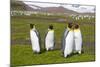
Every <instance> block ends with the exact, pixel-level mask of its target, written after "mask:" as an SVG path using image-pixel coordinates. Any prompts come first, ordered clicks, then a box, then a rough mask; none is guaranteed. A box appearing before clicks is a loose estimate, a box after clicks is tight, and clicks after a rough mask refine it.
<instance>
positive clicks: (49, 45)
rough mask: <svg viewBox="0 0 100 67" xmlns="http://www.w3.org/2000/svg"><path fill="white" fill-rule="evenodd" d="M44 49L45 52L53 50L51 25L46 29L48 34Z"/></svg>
mask: <svg viewBox="0 0 100 67" xmlns="http://www.w3.org/2000/svg"><path fill="white" fill-rule="evenodd" d="M45 48H46V50H47V51H48V50H53V49H54V29H53V25H50V26H49V28H48V32H47V34H46V37H45Z"/></svg>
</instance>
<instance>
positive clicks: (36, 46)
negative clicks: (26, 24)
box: [30, 24, 40, 53]
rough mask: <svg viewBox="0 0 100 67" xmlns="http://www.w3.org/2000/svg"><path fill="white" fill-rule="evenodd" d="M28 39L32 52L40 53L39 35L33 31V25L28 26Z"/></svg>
mask: <svg viewBox="0 0 100 67" xmlns="http://www.w3.org/2000/svg"><path fill="white" fill-rule="evenodd" d="M30 38H31V43H32V50H33V52H35V53H40V41H39V33H38V32H37V30H36V29H35V25H34V24H30Z"/></svg>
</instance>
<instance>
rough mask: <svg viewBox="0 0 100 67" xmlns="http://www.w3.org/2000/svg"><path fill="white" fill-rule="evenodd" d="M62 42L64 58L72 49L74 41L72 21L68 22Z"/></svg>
mask: <svg viewBox="0 0 100 67" xmlns="http://www.w3.org/2000/svg"><path fill="white" fill-rule="evenodd" d="M64 39H65V40H64V42H65V43H63V44H64V45H63V50H64V51H63V52H64V57H65V58H66V57H67V56H68V55H70V54H71V53H72V50H73V43H74V31H73V23H68V32H67V33H66V35H65V38H64Z"/></svg>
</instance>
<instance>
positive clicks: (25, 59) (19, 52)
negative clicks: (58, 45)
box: [11, 45, 95, 66]
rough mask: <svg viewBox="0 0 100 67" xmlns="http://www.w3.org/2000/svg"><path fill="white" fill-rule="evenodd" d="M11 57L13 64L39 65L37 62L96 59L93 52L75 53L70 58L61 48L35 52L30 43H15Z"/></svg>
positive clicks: (53, 62)
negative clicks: (64, 55) (65, 56)
mask: <svg viewBox="0 0 100 67" xmlns="http://www.w3.org/2000/svg"><path fill="white" fill-rule="evenodd" d="M11 56H12V57H13V59H11V62H12V65H14V66H17V65H37V64H55V63H70V62H71V63H72V62H84V61H94V60H95V56H94V55H93V54H88V53H87V52H86V53H83V54H81V55H78V54H75V55H73V56H70V57H68V58H64V57H63V56H62V55H61V52H60V50H54V51H48V52H46V51H42V53H41V54H34V53H33V51H32V49H31V46H30V45H14V46H12V54H11Z"/></svg>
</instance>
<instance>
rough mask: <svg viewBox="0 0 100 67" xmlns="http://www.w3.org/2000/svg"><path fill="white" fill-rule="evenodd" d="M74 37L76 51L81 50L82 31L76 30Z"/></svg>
mask: <svg viewBox="0 0 100 67" xmlns="http://www.w3.org/2000/svg"><path fill="white" fill-rule="evenodd" d="M74 37H75V50H76V51H81V49H82V35H81V32H80V31H79V32H74Z"/></svg>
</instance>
